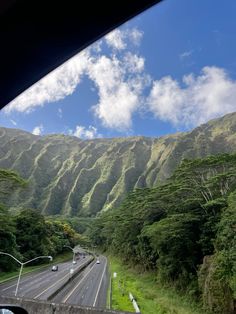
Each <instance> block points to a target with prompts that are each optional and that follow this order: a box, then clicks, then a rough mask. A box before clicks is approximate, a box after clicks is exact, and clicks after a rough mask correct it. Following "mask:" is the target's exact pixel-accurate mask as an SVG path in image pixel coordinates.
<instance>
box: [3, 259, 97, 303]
mask: <svg viewBox="0 0 236 314" xmlns="http://www.w3.org/2000/svg"><path fill="white" fill-rule="evenodd" d="M90 258H91V257H89V256H88V257H86V258H83V259H80V260H78V261H77V264H76V265H72V262H71V261H70V262H66V263H59V264H57V265H58V271H55V272H53V271H51V266H52V265H51V266H50V267H49V268H47V269H46V270H45V269H44V270H41V271H37V272H34V273H31V274H28V275H25V276H23V277H22V278H21V281H20V285H19V289H18V294H17V296H20V297H27V298H33V299H40V300H46V299H47V298H48V297H49V296H50V295H51V294H52V293H53V292H54V291H55V290H57V289H58V287H60V286H61V284H62V283H63V282H66V280H68V278H69V276H70V269H71V268H72V266H73V268H74V270H75V271H76V269H77V268H78V267H80V266H81V265H82V264H85V263H87V262H88V260H89V259H90ZM16 282H17V278H16V279H14V280H11V281H8V282H6V283H3V284H0V294H1V295H6V296H14V295H15V290H16Z"/></svg>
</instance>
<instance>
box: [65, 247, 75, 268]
mask: <svg viewBox="0 0 236 314" xmlns="http://www.w3.org/2000/svg"><path fill="white" fill-rule="evenodd" d="M63 247H68V248H69V249H71V250H72V252H73V264H74V262H75V249H73V248H72V247H71V246H69V245H63Z"/></svg>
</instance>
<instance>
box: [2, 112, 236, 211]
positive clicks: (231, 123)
mask: <svg viewBox="0 0 236 314" xmlns="http://www.w3.org/2000/svg"><path fill="white" fill-rule="evenodd" d="M235 151H236V113H232V114H228V115H226V116H224V117H222V118H220V119H215V120H212V121H210V122H208V123H206V124H203V125H201V126H199V127H197V128H196V129H194V130H193V131H191V132H186V133H177V134H174V135H168V136H163V137H160V138H147V137H128V138H114V139H94V140H80V139H78V138H76V137H73V136H65V135H61V134H55V135H48V136H35V135H32V134H31V133H27V132H24V131H21V130H17V129H7V128H0V168H7V169H13V170H15V171H17V172H18V173H19V174H20V175H21V176H22V177H23V178H24V179H27V180H28V181H29V184H28V186H27V188H25V189H23V190H21V191H17V192H16V193H13V194H12V196H11V197H10V198H9V201H8V203H9V204H8V205H10V206H12V207H31V208H37V209H38V210H39V211H40V212H42V213H44V214H50V215H54V214H63V215H69V216H75V215H79V216H94V215H95V214H96V213H97V212H99V211H101V210H103V211H105V210H108V209H110V208H113V207H116V206H118V205H119V204H120V203H121V201H122V200H123V199H124V198H125V196H126V194H127V192H129V191H131V190H133V189H134V188H137V187H146V186H147V187H152V186H154V185H156V184H157V183H159V182H163V181H164V180H165V179H166V178H168V177H170V176H171V174H172V173H173V171H174V170H175V169H176V167H177V166H178V164H179V163H180V161H181V160H182V159H183V158H199V157H205V156H207V155H212V154H213V155H214V154H218V153H222V152H229V153H230V152H235Z"/></svg>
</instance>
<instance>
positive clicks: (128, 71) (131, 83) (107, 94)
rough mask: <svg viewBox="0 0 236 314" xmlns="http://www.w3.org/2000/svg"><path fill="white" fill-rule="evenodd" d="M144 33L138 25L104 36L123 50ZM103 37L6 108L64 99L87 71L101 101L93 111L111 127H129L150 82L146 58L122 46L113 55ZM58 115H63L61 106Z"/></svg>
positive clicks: (28, 107) (30, 107)
mask: <svg viewBox="0 0 236 314" xmlns="http://www.w3.org/2000/svg"><path fill="white" fill-rule="evenodd" d="M142 35H143V33H142V32H141V31H139V30H137V29H135V28H133V29H131V30H128V29H126V30H124V31H121V30H115V31H113V32H111V33H110V34H109V35H107V36H106V37H105V43H107V44H108V45H109V46H112V47H113V48H115V50H120V49H121V50H122V49H125V48H127V44H128V43H131V44H133V45H137V44H139V43H140V40H141V38H142ZM101 45H102V41H98V42H96V43H95V44H94V45H92V46H91V47H89V48H88V49H86V50H85V51H84V52H83V53H80V54H78V55H77V56H75V57H74V58H72V59H70V60H69V61H68V62H66V63H65V64H63V65H62V66H61V67H59V68H58V69H56V70H55V71H53V72H52V73H50V74H49V75H47V76H46V77H45V78H43V79H42V80H40V81H39V82H38V83H36V84H35V85H34V86H32V87H31V88H29V89H28V90H27V91H25V92H24V93H23V94H21V95H20V96H19V97H17V98H16V99H15V100H13V101H12V102H11V103H10V104H9V105H8V106H7V107H5V109H4V111H5V112H6V113H10V112H12V111H19V112H26V113H29V112H31V111H32V110H34V109H35V108H36V107H37V106H44V105H45V104H47V103H50V102H54V101H57V100H60V99H63V98H64V97H66V96H67V95H70V94H72V93H73V92H74V90H75V88H76V86H77V85H78V84H79V83H80V82H81V77H82V76H83V75H87V76H88V77H89V78H90V79H91V80H92V81H93V83H94V86H95V87H96V91H97V92H98V96H99V101H98V103H97V104H95V105H94V106H93V110H92V112H93V113H94V114H95V115H96V116H97V117H98V118H99V119H100V120H101V122H102V124H103V125H104V126H106V127H108V128H113V129H117V130H127V129H129V128H130V127H131V126H132V115H133V113H134V112H135V111H136V110H138V108H139V106H140V104H141V102H142V91H143V89H144V88H145V87H146V86H147V85H148V84H150V78H149V77H148V76H147V75H146V74H145V73H144V63H145V60H144V58H142V57H140V56H138V55H137V54H135V53H131V52H128V51H127V49H126V50H124V51H123V50H122V51H123V52H122V54H119V57H118V56H117V55H116V53H115V52H114V51H113V52H112V54H111V55H110V56H105V55H102V54H100V53H101ZM57 114H58V116H59V117H61V116H62V111H61V109H58V113H57Z"/></svg>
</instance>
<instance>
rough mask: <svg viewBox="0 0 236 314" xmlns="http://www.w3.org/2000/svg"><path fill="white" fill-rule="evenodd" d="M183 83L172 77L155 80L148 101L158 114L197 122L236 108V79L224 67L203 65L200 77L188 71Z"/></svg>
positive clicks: (179, 121)
mask: <svg viewBox="0 0 236 314" xmlns="http://www.w3.org/2000/svg"><path fill="white" fill-rule="evenodd" d="M183 85H184V87H181V86H180V84H179V83H178V82H177V81H176V80H174V79H172V78H171V77H164V78H162V79H161V80H159V81H154V82H153V86H152V90H151V93H150V96H149V98H148V104H149V109H150V111H151V112H153V114H154V115H155V117H157V118H159V119H161V120H164V121H169V122H171V123H173V124H174V125H175V126H177V125H185V126H196V125H199V124H201V123H204V122H207V121H208V120H210V119H213V118H216V117H219V116H222V115H224V114H226V113H230V112H233V111H235V110H236V100H235V99H236V81H233V80H231V79H230V78H229V76H228V74H227V73H226V71H225V70H224V69H221V68H217V67H213V66H212V67H204V68H203V69H202V72H201V74H200V75H199V76H197V77H195V76H194V75H193V74H189V75H185V76H184V77H183Z"/></svg>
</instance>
